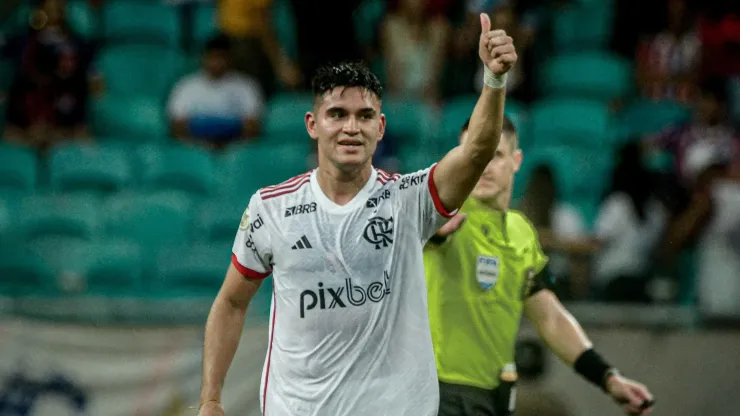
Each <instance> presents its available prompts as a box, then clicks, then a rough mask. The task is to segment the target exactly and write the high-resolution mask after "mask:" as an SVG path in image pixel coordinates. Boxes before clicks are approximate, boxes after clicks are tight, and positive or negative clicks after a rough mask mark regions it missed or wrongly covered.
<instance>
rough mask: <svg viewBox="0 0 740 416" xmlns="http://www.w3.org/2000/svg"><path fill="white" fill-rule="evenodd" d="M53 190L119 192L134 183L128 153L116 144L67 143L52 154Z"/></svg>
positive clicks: (50, 170) (55, 149)
mask: <svg viewBox="0 0 740 416" xmlns="http://www.w3.org/2000/svg"><path fill="white" fill-rule="evenodd" d="M49 176H50V178H49V179H50V183H51V186H52V188H53V189H55V190H57V191H62V192H72V191H80V190H82V191H92V192H101V193H107V192H112V191H118V190H121V189H123V188H124V187H125V186H127V185H128V184H130V183H131V182H132V169H131V163H130V159H129V154H128V152H126V151H125V150H123V149H122V148H119V147H117V146H108V145H106V144H104V143H101V144H88V143H65V144H61V145H57V146H55V147H54V148H53V149H51V151H50V154H49Z"/></svg>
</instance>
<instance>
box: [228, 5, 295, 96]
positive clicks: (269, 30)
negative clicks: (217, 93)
mask: <svg viewBox="0 0 740 416" xmlns="http://www.w3.org/2000/svg"><path fill="white" fill-rule="evenodd" d="M273 3H274V2H273V0H248V1H247V0H220V1H219V2H218V20H219V26H220V29H221V32H222V33H223V34H225V35H226V36H228V37H229V39H230V40H231V42H232V54H233V57H234V68H235V69H237V70H238V71H241V72H243V73H245V74H246V75H249V76H251V77H253V78H255V79H256V80H257V81H258V82H259V83H260V85H261V87H262V90H263V91H264V93H265V95H267V96H270V95H272V93H273V92H275V87H276V81H280V82H282V84H283V85H285V86H287V87H289V88H294V87H296V86H298V85H299V84H300V82H301V73H300V72H299V71H298V67H296V65H295V63H294V62H293V61H292V60H291V59H290V57H288V55H287V54H286V52H285V51H284V50H283V49H282V48H281V46H280V43H279V42H278V39H277V36H276V35H275V27H274V26H273V24H272V22H273V19H272V7H273Z"/></svg>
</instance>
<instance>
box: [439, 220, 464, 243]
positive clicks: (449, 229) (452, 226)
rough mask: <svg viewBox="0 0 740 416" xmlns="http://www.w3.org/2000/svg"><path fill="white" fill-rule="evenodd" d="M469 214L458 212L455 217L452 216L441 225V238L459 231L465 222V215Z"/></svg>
mask: <svg viewBox="0 0 740 416" xmlns="http://www.w3.org/2000/svg"><path fill="white" fill-rule="evenodd" d="M467 215H468V214H457V215H455V216H454V217H452V218H451V219H450V220H449V221H447V223H446V224H445V225H443V226H442V227H440V229H439V230H437V234H436V235H437V236H438V237H441V238H445V237H447V236H449V235H450V234H452V233H454V232H455V231H457V230H458V229H459V228H460V227H461V226H462V224H463V222H465V217H467Z"/></svg>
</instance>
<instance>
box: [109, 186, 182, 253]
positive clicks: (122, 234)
mask: <svg viewBox="0 0 740 416" xmlns="http://www.w3.org/2000/svg"><path fill="white" fill-rule="evenodd" d="M191 205H192V203H191V198H189V197H188V196H187V195H185V194H182V193H174V192H163V193H154V194H145V193H120V194H116V195H113V196H111V197H109V198H108V200H107V201H105V204H104V205H103V213H104V214H103V224H104V227H105V231H106V235H108V236H111V237H116V238H121V239H128V240H131V241H133V242H135V243H137V244H140V245H141V247H142V249H143V250H144V252H145V254H146V253H151V250H153V249H156V248H158V247H161V246H163V245H166V244H179V243H181V242H183V241H187V240H188V239H189V238H190V237H191V233H190V223H191V221H190V219H191V217H190V216H191V212H192V211H191Z"/></svg>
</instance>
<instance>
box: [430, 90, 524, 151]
mask: <svg viewBox="0 0 740 416" xmlns="http://www.w3.org/2000/svg"><path fill="white" fill-rule="evenodd" d="M477 102H478V95H463V96H458V97H455V98H452V99H451V100H449V101H447V103H446V104H445V106H444V109H443V110H442V122H441V123H440V125H439V135H438V136H439V137H438V139H440V140H442V142H443V143H445V144H446V145H449V146H450V149H451V148H452V146H454V145H455V144H457V141H456V139H457V137H458V136H459V135H460V130H461V129H462V126H463V124H464V123H465V121H466V120H467V119H468V118H470V116H471V115H472V114H473V109H474V108H475V104H476V103H477ZM504 113H505V114H506V115H507V116H508V117H509V118H510V119H511V121H512V122H513V123H514V125H515V126H516V128H517V129H518V130H520V131H521V130H523V129H524V124H525V123H526V120H527V107H526V106H525V105H524V104H522V103H520V102H519V101H516V100H513V99H510V98H507V99H506V107H505V108H504Z"/></svg>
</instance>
